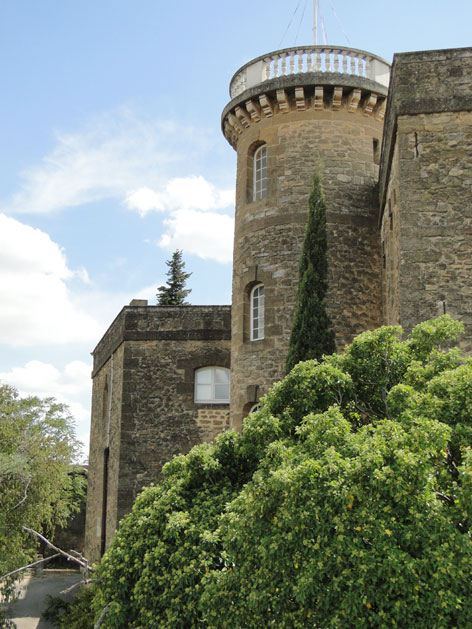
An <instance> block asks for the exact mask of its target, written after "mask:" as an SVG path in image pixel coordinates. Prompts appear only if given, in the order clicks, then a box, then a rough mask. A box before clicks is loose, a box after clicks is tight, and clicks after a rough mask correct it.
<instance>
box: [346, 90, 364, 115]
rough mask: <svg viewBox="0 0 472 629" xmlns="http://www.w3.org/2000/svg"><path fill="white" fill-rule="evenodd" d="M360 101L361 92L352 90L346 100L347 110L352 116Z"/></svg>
mask: <svg viewBox="0 0 472 629" xmlns="http://www.w3.org/2000/svg"><path fill="white" fill-rule="evenodd" d="M360 100H361V90H359V89H356V90H352V92H351V93H350V94H349V96H348V97H347V99H346V108H347V110H348V112H349V113H350V114H353V113H354V112H355V111H356V110H357V108H358V106H359V101H360Z"/></svg>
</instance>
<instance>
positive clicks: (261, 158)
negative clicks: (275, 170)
mask: <svg viewBox="0 0 472 629" xmlns="http://www.w3.org/2000/svg"><path fill="white" fill-rule="evenodd" d="M252 190H253V201H258V200H259V199H263V198H264V197H265V196H266V195H267V145H266V144H263V145H262V146H260V147H259V148H258V149H257V151H256V152H255V153H254V177H253V187H252Z"/></svg>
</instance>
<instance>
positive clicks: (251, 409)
mask: <svg viewBox="0 0 472 629" xmlns="http://www.w3.org/2000/svg"><path fill="white" fill-rule="evenodd" d="M260 408H262V404H260V403H259V402H258V403H257V404H254V406H251V408H250V410H249V415H250V414H251V413H255V412H256V411H258V410H259V409H260Z"/></svg>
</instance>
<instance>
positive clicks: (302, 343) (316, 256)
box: [286, 172, 336, 373]
mask: <svg viewBox="0 0 472 629" xmlns="http://www.w3.org/2000/svg"><path fill="white" fill-rule="evenodd" d="M327 290H328V259H327V240H326V205H325V199H324V194H323V188H322V185H321V175H320V174H319V173H318V172H315V174H314V175H313V186H312V189H311V193H310V196H309V199H308V223H307V228H306V233H305V241H304V243H303V249H302V253H301V257H300V264H299V269H298V293H297V308H296V310H295V317H294V320H293V326H292V333H291V335H290V343H289V351H288V355H287V361H286V370H287V373H288V372H289V371H290V370H291V369H292V367H294V366H295V365H296V364H297V363H298V362H300V361H301V360H308V359H310V358H316V359H320V358H321V357H322V356H323V354H331V353H332V352H334V351H335V349H336V348H335V344H334V332H333V330H332V328H331V323H330V320H329V317H328V314H327V312H326V303H325V297H326V291H327Z"/></svg>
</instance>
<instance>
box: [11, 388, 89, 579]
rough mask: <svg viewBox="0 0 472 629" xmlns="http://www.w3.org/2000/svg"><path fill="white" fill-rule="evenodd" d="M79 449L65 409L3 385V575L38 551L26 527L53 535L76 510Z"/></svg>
mask: <svg viewBox="0 0 472 629" xmlns="http://www.w3.org/2000/svg"><path fill="white" fill-rule="evenodd" d="M78 446H79V443H78V442H77V440H76V438H75V433H74V426H73V420H72V417H71V416H70V414H69V411H68V409H67V407H65V406H64V405H63V404H58V403H57V402H56V401H55V400H54V399H52V398H48V399H40V398H37V397H27V398H20V397H19V395H18V393H17V391H16V390H15V389H14V388H13V387H10V386H8V385H0V575H3V574H6V573H7V572H9V571H11V570H14V569H16V568H18V567H20V566H22V565H25V564H27V563H28V562H29V560H30V559H31V557H32V556H33V553H34V550H35V549H36V548H37V541H36V540H35V539H33V538H32V537H31V535H29V534H28V533H25V532H24V531H23V530H22V526H28V527H30V528H32V529H35V530H39V531H43V532H44V533H45V534H49V533H51V531H52V530H53V529H54V527H55V526H57V525H61V524H64V523H65V522H66V520H67V519H68V518H69V517H70V515H71V513H73V512H74V511H75V510H76V509H77V508H78V505H77V504H75V502H76V501H75V500H74V497H75V496H76V494H77V491H78V487H77V484H78V483H79V484H80V482H81V481H80V480H79V481H78V480H77V479H76V478H75V475H70V474H69V471H70V469H71V464H72V463H73V462H74V461H75V460H76V456H77V453H78Z"/></svg>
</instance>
